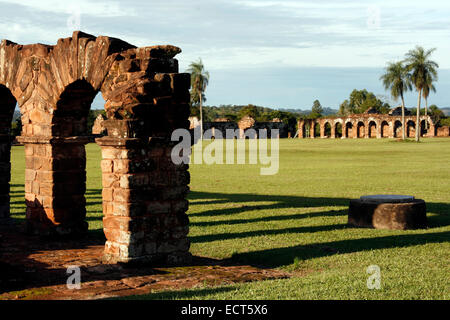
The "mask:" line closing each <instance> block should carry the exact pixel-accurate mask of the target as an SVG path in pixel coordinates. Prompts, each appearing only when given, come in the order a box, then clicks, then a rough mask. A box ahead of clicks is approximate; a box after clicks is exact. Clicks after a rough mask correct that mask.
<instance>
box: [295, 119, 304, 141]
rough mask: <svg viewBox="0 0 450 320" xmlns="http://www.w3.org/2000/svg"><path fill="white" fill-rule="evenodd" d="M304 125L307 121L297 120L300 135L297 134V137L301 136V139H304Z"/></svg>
mask: <svg viewBox="0 0 450 320" xmlns="http://www.w3.org/2000/svg"><path fill="white" fill-rule="evenodd" d="M304 125H305V122H304V121H303V120H302V121H300V120H299V121H298V122H297V126H298V131H297V132H298V135H297V138H299V139H303V128H304Z"/></svg>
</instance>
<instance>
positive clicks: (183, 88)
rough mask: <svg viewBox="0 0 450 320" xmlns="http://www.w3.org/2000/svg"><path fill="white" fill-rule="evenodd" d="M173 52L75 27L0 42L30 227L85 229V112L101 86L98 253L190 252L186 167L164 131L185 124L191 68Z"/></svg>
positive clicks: (127, 257) (155, 256) (1, 81)
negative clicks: (18, 131) (17, 127)
mask: <svg viewBox="0 0 450 320" xmlns="http://www.w3.org/2000/svg"><path fill="white" fill-rule="evenodd" d="M179 52H181V50H180V49H179V48H177V47H174V46H152V47H142V48H136V47H135V46H133V45H131V44H129V43H127V42H125V41H122V40H120V39H115V38H110V37H105V36H99V37H95V36H92V35H89V34H86V33H83V32H80V31H76V32H74V33H73V35H72V37H71V38H65V39H59V40H58V42H57V44H56V45H54V46H49V45H43V44H33V45H19V44H16V43H13V42H10V41H7V40H3V41H2V42H1V45H0V85H4V86H5V87H7V88H9V90H10V91H11V93H12V95H13V96H14V97H15V98H16V100H17V103H18V104H19V107H20V109H21V113H22V123H23V130H22V136H21V137H19V138H18V140H20V141H21V142H23V143H24V144H25V153H26V167H27V169H26V170H27V171H26V173H25V176H26V182H25V194H26V196H25V197H26V204H27V219H26V220H27V226H28V230H29V231H30V232H32V233H37V234H60V235H61V234H63V235H65V234H82V233H84V232H85V231H86V228H87V224H86V222H85V220H84V215H85V206H84V201H83V199H84V197H83V194H84V190H85V178H84V177H85V173H84V170H85V169H84V167H85V161H86V159H85V150H84V145H85V144H86V143H87V142H89V138H88V137H87V136H86V131H87V130H86V121H85V116H86V115H87V112H88V111H89V108H90V104H91V102H92V100H93V98H94V97H95V95H96V94H97V93H98V92H101V94H102V95H103V98H104V99H105V110H106V113H107V118H108V120H106V121H105V126H106V128H107V132H108V135H107V136H105V137H103V138H99V139H97V140H96V142H97V143H98V144H99V145H100V146H101V148H102V159H103V160H102V166H101V167H102V175H103V191H102V199H103V213H104V219H103V222H104V231H105V235H106V238H107V242H106V245H105V259H106V260H107V261H111V262H116V261H121V262H130V261H136V260H140V261H141V260H145V261H154V260H161V259H162V260H165V261H172V262H177V261H180V260H183V259H188V258H189V256H190V255H189V253H188V250H189V241H188V239H187V233H188V227H187V222H188V219H187V216H186V210H187V200H186V196H187V192H188V190H189V188H188V186H187V185H188V183H189V173H188V171H187V170H188V167H187V165H184V164H181V165H175V164H173V163H172V161H171V159H170V150H171V147H172V143H171V142H170V135H171V133H172V131H173V130H174V129H175V128H186V129H188V128H189V121H188V116H189V88H190V75H189V74H180V73H178V62H177V60H176V59H174V56H175V55H176V54H178V53H179ZM154 138H157V139H154ZM8 152H9V150H8ZM0 157H4V155H3V152H2V154H0ZM150 195H152V196H150ZM1 205H3V203H1V204H0V206H1ZM148 216H151V217H152V219H148V218H147V217H148ZM167 229H170V230H174V231H173V233H172V231H170V232H167ZM175 230H176V232H175Z"/></svg>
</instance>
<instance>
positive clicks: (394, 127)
mask: <svg viewBox="0 0 450 320" xmlns="http://www.w3.org/2000/svg"><path fill="white" fill-rule="evenodd" d="M370 110H371V109H369V110H368V111H369V112H365V113H362V114H352V115H349V116H346V117H327V118H319V119H300V120H299V121H298V138H300V139H302V138H311V139H314V138H333V139H334V138H401V137H402V117H401V115H398V112H395V113H392V114H379V113H374V112H370ZM416 120H417V118H416V116H415V115H410V114H409V115H405V125H406V130H405V133H406V137H410V138H413V137H414V136H415V132H416ZM419 120H420V125H421V130H420V133H421V136H426V137H434V136H436V135H438V136H439V135H440V134H437V131H438V130H437V128H436V124H435V123H434V121H433V120H432V119H431V117H430V116H420V118H419ZM425 123H426V124H427V125H425ZM317 126H318V127H319V130H316V127H317ZM426 128H428V129H426ZM442 136H444V134H442Z"/></svg>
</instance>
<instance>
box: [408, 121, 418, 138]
mask: <svg viewBox="0 0 450 320" xmlns="http://www.w3.org/2000/svg"><path fill="white" fill-rule="evenodd" d="M415 134H416V123H415V122H414V121H412V120H408V121H407V122H406V136H407V137H408V138H414V136H415Z"/></svg>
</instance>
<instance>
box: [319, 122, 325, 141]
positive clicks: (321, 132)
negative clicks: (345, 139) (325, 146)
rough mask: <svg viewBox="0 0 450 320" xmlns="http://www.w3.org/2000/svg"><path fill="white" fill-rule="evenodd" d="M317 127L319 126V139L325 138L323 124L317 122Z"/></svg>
mask: <svg viewBox="0 0 450 320" xmlns="http://www.w3.org/2000/svg"><path fill="white" fill-rule="evenodd" d="M319 126H320V137H321V138H325V124H324V123H320V122H319Z"/></svg>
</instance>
